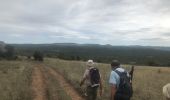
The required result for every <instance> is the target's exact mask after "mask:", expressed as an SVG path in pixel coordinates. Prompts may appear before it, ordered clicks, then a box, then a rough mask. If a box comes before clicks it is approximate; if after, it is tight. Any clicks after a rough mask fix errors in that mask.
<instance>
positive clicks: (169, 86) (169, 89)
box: [163, 83, 170, 100]
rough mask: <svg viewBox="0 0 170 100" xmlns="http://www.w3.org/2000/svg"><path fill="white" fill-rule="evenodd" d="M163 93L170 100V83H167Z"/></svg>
mask: <svg viewBox="0 0 170 100" xmlns="http://www.w3.org/2000/svg"><path fill="white" fill-rule="evenodd" d="M163 95H164V96H165V97H166V99H167V100H170V83H168V84H166V85H165V86H164V87H163Z"/></svg>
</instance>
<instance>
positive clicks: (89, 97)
mask: <svg viewBox="0 0 170 100" xmlns="http://www.w3.org/2000/svg"><path fill="white" fill-rule="evenodd" d="M87 100H93V91H92V88H91V87H90V86H89V87H87Z"/></svg>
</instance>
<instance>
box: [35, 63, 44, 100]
mask: <svg viewBox="0 0 170 100" xmlns="http://www.w3.org/2000/svg"><path fill="white" fill-rule="evenodd" d="M44 79H45V78H44V76H43V73H42V71H41V68H40V67H39V66H36V67H34V69H33V74H32V90H33V94H34V96H33V100H47V97H46V84H45V80H44Z"/></svg>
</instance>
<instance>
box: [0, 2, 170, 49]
mask: <svg viewBox="0 0 170 100" xmlns="http://www.w3.org/2000/svg"><path fill="white" fill-rule="evenodd" d="M169 5H170V0H0V41H4V42H6V43H35V44H37V43H80V44H84V43H88V44H111V45H144V46H146V45H147V46H170V6H169Z"/></svg>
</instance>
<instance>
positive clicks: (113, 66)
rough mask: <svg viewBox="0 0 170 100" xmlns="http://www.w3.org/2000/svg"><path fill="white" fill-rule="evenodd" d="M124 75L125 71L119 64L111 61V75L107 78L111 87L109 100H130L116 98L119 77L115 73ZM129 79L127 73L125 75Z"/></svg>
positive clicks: (128, 99)
mask: <svg viewBox="0 0 170 100" xmlns="http://www.w3.org/2000/svg"><path fill="white" fill-rule="evenodd" d="M116 71H118V72H120V73H124V72H126V71H125V69H123V68H121V67H120V63H119V62H118V61H117V60H113V61H112V63H111V74H110V78H109V84H110V87H111V96H110V100H130V98H127V99H123V98H122V97H121V96H117V90H118V89H119V84H120V75H119V74H118V73H117V72H116ZM127 76H128V77H129V73H127Z"/></svg>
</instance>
